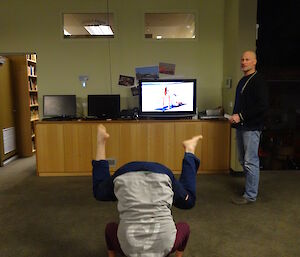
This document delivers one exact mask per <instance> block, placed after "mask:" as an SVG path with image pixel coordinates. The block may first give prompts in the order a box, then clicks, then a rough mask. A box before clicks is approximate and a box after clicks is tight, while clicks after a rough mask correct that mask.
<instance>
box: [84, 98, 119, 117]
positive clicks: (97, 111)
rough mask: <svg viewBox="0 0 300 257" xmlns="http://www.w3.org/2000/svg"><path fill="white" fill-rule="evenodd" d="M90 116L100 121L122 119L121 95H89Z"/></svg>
mask: <svg viewBox="0 0 300 257" xmlns="http://www.w3.org/2000/svg"><path fill="white" fill-rule="evenodd" d="M88 116H93V117H97V118H100V119H116V118H119V117H120V95H88Z"/></svg>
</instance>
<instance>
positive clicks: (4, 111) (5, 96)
mask: <svg viewBox="0 0 300 257" xmlns="http://www.w3.org/2000/svg"><path fill="white" fill-rule="evenodd" d="M1 59H2V60H3V63H2V64H1V63H0V110H1V111H0V166H2V165H3V164H4V163H5V161H6V160H7V159H9V158H11V157H12V156H14V155H15V154H16V149H15V147H13V146H15V145H14V143H13V142H15V138H14V137H12V135H10V136H6V138H4V137H5V136H4V133H3V131H8V130H10V131H15V120H14V102H13V89H12V84H11V78H10V62H9V59H7V58H5V57H1ZM6 140H8V141H6ZM8 142H9V143H8ZM5 143H6V144H5ZM5 145H6V146H5ZM8 145H9V146H10V147H7V146H8Z"/></svg>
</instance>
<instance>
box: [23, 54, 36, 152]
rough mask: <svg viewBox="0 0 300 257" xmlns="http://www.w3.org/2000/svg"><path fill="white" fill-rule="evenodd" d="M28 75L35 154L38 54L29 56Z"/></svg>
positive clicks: (27, 56) (33, 149) (33, 150)
mask: <svg viewBox="0 0 300 257" xmlns="http://www.w3.org/2000/svg"><path fill="white" fill-rule="evenodd" d="M26 61H27V75H28V92H29V107H30V123H31V124H30V125H31V146H32V152H35V131H34V122H35V121H38V120H39V104H38V86H37V75H36V74H37V73H36V54H27V55H26Z"/></svg>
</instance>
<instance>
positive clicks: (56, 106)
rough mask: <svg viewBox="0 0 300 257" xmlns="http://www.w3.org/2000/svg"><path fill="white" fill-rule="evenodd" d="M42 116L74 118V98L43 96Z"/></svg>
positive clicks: (68, 96) (73, 96) (67, 96)
mask: <svg viewBox="0 0 300 257" xmlns="http://www.w3.org/2000/svg"><path fill="white" fill-rule="evenodd" d="M43 115H44V117H75V116H76V96H75V95H44V96H43Z"/></svg>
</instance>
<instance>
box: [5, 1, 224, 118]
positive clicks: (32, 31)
mask: <svg viewBox="0 0 300 257" xmlns="http://www.w3.org/2000/svg"><path fill="white" fill-rule="evenodd" d="M109 9H110V11H111V12H113V13H114V16H115V24H116V38H114V39H110V40H108V39H72V40H65V39H63V33H62V13H64V12H105V11H106V1H104V0H102V1H100V0H86V1H81V0H73V1H66V0H59V1H58V0H52V1H50V0H47V1H38V0H32V1H30V2H26V1H18V0H10V1H1V8H0V24H1V26H0V40H1V44H0V53H27V52H36V53H37V61H38V64H37V74H38V84H39V102H40V104H41V103H42V96H43V95H44V94H76V95H77V96H78V98H79V99H78V100H79V102H81V101H83V102H86V97H87V95H88V94H110V93H117V94H119V93H120V94H121V97H122V98H121V107H122V108H126V107H133V106H137V104H138V101H137V97H132V96H131V91H130V90H129V89H127V88H121V87H119V86H118V85H117V84H118V77H119V74H124V75H131V76H134V75H135V67H138V66H151V65H158V63H159V62H169V63H175V64H176V74H177V75H182V76H183V77H186V78H196V79H197V82H198V106H199V110H202V109H205V108H213V107H216V106H219V105H222V80H223V43H224V40H223V35H224V0H210V1H207V0H187V1H174V0H164V1H158V0H151V1H149V0H147V1H146V0H126V1H125V0H109ZM147 11H153V12H170V11H177V12H190V11H191V12H194V13H195V14H196V16H197V38H196V39H195V40H193V41H190V40H174V41H170V40H167V41H149V40H146V39H144V37H143V33H144V27H143V26H144V25H143V24H144V16H143V14H144V12H147ZM79 75H88V76H89V81H88V84H87V88H86V89H83V88H81V86H80V83H79V80H78V76H79ZM41 110H42V108H41ZM79 110H80V108H79ZM84 112H86V110H85V111H84ZM85 114H86V113H85Z"/></svg>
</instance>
